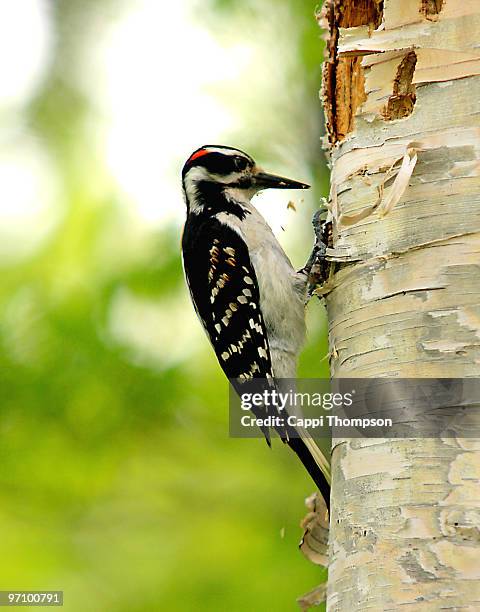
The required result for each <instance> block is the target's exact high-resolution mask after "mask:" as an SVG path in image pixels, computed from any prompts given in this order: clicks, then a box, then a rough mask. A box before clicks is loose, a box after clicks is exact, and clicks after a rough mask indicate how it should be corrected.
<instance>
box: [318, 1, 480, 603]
mask: <svg viewBox="0 0 480 612" xmlns="http://www.w3.org/2000/svg"><path fill="white" fill-rule="evenodd" d="M322 23H323V25H324V26H326V27H327V29H328V30H329V38H328V54H329V55H328V58H327V63H326V69H325V74H324V103H325V109H326V117H327V124H328V132H329V148H330V154H331V162H332V179H331V198H330V200H331V215H332V217H333V245H332V247H331V248H330V249H329V250H328V255H329V256H330V257H331V259H332V260H333V261H336V262H340V265H339V266H338V267H337V270H336V272H335V274H334V277H333V279H332V281H331V285H330V288H329V293H328V295H327V297H326V299H327V308H328V316H329V337H330V349H331V368H332V374H333V376H335V377H385V376H392V377H436V378H439V377H471V376H475V377H477V376H479V374H480V1H479V0H385V2H380V1H377V2H375V0H331V2H328V3H327V4H326V6H325V7H324V10H323V14H322ZM332 486H333V489H332V517H331V527H330V567H329V583H328V596H327V609H328V610H329V611H330V612H333V611H342V612H344V611H349V612H350V611H353V610H361V611H362V612H363V611H365V610H422V611H424V610H425V611H426V610H428V611H429V610H432V611H433V610H435V611H438V610H443V609H449V610H472V611H473V610H480V440H478V439H465V438H450V439H447V438H444V439H434V440H402V439H400V440H390V439H370V440H360V439H356V440H352V439H335V440H334V441H333V454H332Z"/></svg>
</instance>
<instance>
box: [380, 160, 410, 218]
mask: <svg viewBox="0 0 480 612" xmlns="http://www.w3.org/2000/svg"><path fill="white" fill-rule="evenodd" d="M417 159H418V157H417V150H416V149H415V148H408V149H407V151H406V152H405V155H404V156H403V160H402V165H401V166H400V171H399V172H398V174H397V177H396V179H395V182H394V183H393V185H392V188H391V190H390V192H389V194H388V196H387V197H386V198H385V200H383V201H382V203H381V204H380V206H379V208H378V214H379V216H380V217H384V216H385V215H387V214H388V213H389V212H390V211H391V210H392V208H393V207H394V206H395V204H397V203H398V202H399V200H400V198H401V197H402V195H403V194H404V192H405V190H406V188H407V187H408V183H409V181H410V177H411V176H412V173H413V170H414V168H415V166H416V164H417Z"/></svg>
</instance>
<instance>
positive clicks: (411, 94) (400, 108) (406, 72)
mask: <svg viewBox="0 0 480 612" xmlns="http://www.w3.org/2000/svg"><path fill="white" fill-rule="evenodd" d="M416 64H417V55H416V53H415V51H410V53H408V54H407V55H406V56H405V57H404V58H403V60H402V61H401V62H400V65H399V67H398V70H397V76H396V77H395V81H394V82H393V94H392V95H391V96H390V98H389V99H388V102H387V105H386V106H385V109H384V111H383V113H382V114H383V117H384V119H386V120H387V121H391V120H393V119H402V118H403V117H408V115H410V114H411V113H412V112H413V107H414V106H415V100H416V97H417V96H416V94H415V85H414V84H413V83H412V80H413V75H414V73H415V66H416Z"/></svg>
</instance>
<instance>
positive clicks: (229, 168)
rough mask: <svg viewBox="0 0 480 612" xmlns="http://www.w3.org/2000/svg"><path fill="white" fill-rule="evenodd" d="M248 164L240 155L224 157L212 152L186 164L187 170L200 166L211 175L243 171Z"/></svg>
mask: <svg viewBox="0 0 480 612" xmlns="http://www.w3.org/2000/svg"><path fill="white" fill-rule="evenodd" d="M248 164H249V161H248V160H247V159H245V158H244V157H241V156H240V155H225V154H223V153H219V152H217V151H212V152H211V153H206V154H205V155H202V156H200V157H198V158H197V159H194V160H193V161H192V162H190V163H189V164H188V169H190V168H194V167H199V166H201V167H203V168H205V169H206V170H208V172H210V173H212V174H222V175H227V174H231V173H232V172H241V171H242V170H245V168H246V167H247V166H248Z"/></svg>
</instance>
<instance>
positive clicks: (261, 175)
mask: <svg viewBox="0 0 480 612" xmlns="http://www.w3.org/2000/svg"><path fill="white" fill-rule="evenodd" d="M252 180H253V184H254V185H256V186H257V187H258V188H259V189H310V185H307V184H305V183H299V182H298V181H292V180H290V179H287V178H284V177H283V176H276V175H275V174H267V173H266V172H257V173H256V174H254V175H253V177H252Z"/></svg>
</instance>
